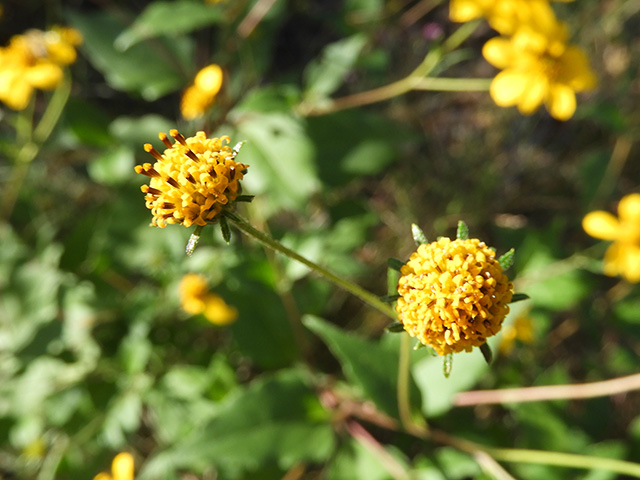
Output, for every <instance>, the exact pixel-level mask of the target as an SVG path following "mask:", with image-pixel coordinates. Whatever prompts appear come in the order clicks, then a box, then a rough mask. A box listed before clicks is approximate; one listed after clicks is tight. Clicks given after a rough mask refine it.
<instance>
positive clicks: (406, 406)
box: [397, 333, 428, 436]
mask: <svg viewBox="0 0 640 480" xmlns="http://www.w3.org/2000/svg"><path fill="white" fill-rule="evenodd" d="M401 337H402V338H401V339H400V355H399V359H398V386H397V399H398V415H399V417H400V422H401V423H402V426H403V427H404V429H405V431H407V432H409V433H412V434H414V435H418V436H425V435H428V427H427V425H426V423H423V424H422V425H418V424H416V423H415V422H414V421H413V418H412V416H411V398H410V393H409V392H410V391H409V387H410V382H409V380H410V378H411V377H410V375H409V370H410V368H411V337H410V336H409V334H407V333H402V334H401Z"/></svg>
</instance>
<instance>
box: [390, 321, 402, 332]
mask: <svg viewBox="0 0 640 480" xmlns="http://www.w3.org/2000/svg"><path fill="white" fill-rule="evenodd" d="M386 330H387V332H389V333H400V332H404V325H402V324H401V323H400V322H394V323H392V324H391V325H389V326H388V327H387V329H386Z"/></svg>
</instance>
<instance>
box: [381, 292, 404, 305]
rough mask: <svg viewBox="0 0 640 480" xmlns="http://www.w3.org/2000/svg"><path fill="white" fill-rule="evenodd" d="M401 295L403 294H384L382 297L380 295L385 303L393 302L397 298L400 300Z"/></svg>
mask: <svg viewBox="0 0 640 480" xmlns="http://www.w3.org/2000/svg"><path fill="white" fill-rule="evenodd" d="M400 297H401V295H398V294H397V293H396V294H394V295H384V296H382V297H380V300H382V301H383V302H385V303H393V302H395V301H396V300H398V299H399V298H400Z"/></svg>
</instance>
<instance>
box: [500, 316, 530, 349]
mask: <svg viewBox="0 0 640 480" xmlns="http://www.w3.org/2000/svg"><path fill="white" fill-rule="evenodd" d="M516 340H518V341H520V342H522V343H533V321H532V320H531V317H529V316H528V315H521V316H519V317H518V318H516V319H515V320H514V321H513V323H512V324H511V325H506V326H505V327H504V328H503V329H502V337H501V338H500V346H499V348H500V351H501V352H502V353H503V354H505V355H507V354H509V353H510V352H511V351H512V350H513V347H514V346H515V343H516Z"/></svg>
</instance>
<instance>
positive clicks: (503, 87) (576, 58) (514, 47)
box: [482, 24, 597, 120]
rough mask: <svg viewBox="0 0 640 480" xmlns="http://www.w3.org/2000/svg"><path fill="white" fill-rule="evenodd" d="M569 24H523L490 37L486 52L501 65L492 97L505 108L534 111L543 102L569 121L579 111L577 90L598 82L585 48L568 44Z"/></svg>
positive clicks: (560, 117) (491, 92)
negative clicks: (514, 30) (543, 30)
mask: <svg viewBox="0 0 640 480" xmlns="http://www.w3.org/2000/svg"><path fill="white" fill-rule="evenodd" d="M565 39H566V28H565V27H564V25H562V24H556V25H555V26H549V28H548V30H547V32H546V35H545V34H543V33H541V31H540V30H534V29H529V28H526V27H523V28H520V29H519V30H518V32H517V33H516V34H514V36H512V37H509V38H506V37H498V38H492V39H490V40H489V41H488V42H487V43H486V44H485V45H484V47H483V49H482V54H483V55H484V57H485V58H486V59H487V61H488V62H489V63H491V64H492V65H494V66H495V67H497V68H500V69H502V72H500V73H498V74H497V75H496V77H495V78H494V79H493V82H492V83H491V87H490V94H491V98H493V100H494V101H495V102H496V104H497V105H499V106H501V107H510V106H517V107H518V110H519V111H520V113H522V114H524V115H530V114H532V113H533V112H535V111H536V110H537V109H538V108H539V107H540V106H541V105H542V104H543V103H544V105H545V106H546V108H547V110H548V111H549V113H550V114H551V116H552V117H554V118H556V119H558V120H568V119H569V118H571V117H572V116H573V114H574V112H575V110H576V95H575V94H576V92H581V91H585V90H590V89H592V88H594V87H595V85H596V83H597V81H596V77H595V74H594V73H593V71H592V70H591V67H590V66H589V60H588V58H587V56H586V55H585V54H584V52H583V51H582V50H581V49H580V48H578V47H574V46H566V44H565Z"/></svg>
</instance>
